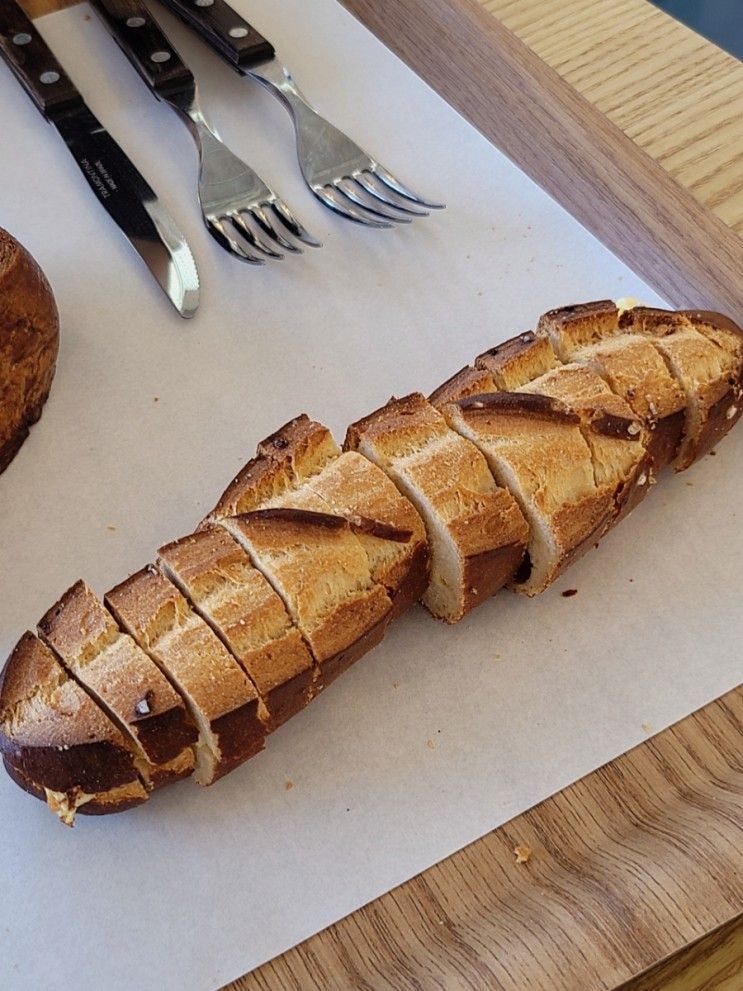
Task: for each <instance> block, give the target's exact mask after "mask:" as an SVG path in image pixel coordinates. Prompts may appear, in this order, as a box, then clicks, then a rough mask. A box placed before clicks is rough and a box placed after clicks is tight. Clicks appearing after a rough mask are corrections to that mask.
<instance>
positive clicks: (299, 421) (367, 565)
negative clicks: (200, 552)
mask: <svg viewBox="0 0 743 991" xmlns="http://www.w3.org/2000/svg"><path fill="white" fill-rule="evenodd" d="M347 464H349V463H348V459H345V458H344V457H343V456H342V455H341V452H340V449H339V448H338V446H337V444H336V443H335V441H334V440H333V437H332V435H331V434H330V431H329V430H328V429H327V427H324V426H322V424H319V423H316V422H314V421H312V420H310V419H309V418H308V417H307V416H304V415H303V416H299V417H297V418H295V419H294V420H291V421H290V422H289V423H287V424H286V425H285V426H284V427H282V428H281V429H280V430H278V431H277V432H276V433H275V434H273V435H272V436H271V437H269V438H268V439H267V440H265V441H262V442H261V443H260V444H259V445H258V453H257V455H256V457H255V458H253V460H252V461H250V462H249V463H248V464H247V465H246V466H245V468H243V470H242V471H241V472H240V474H239V475H238V476H237V478H236V479H235V480H234V481H233V482H232V483H231V485H230V486H229V487H228V489H227V490H226V492H225V493H224V495H223V496H222V497H221V499H220V500H219V502H218V504H217V506H216V508H215V509H214V510H213V511H212V512H211V513H210V514H209V516H208V517H207V519H206V521H205V523H204V524H202V526H204V525H206V526H209V525H214V524H217V525H221V526H222V527H224V528H225V529H227V530H228V531H229V533H230V534H231V535H232V536H233V537H234V539H235V540H237V541H238V543H239V544H240V545H241V546H242V547H243V548H244V549H245V550H246V551H247V552H248V554H249V555H250V559H251V561H252V563H253V564H254V565H255V566H256V567H257V568H259V569H260V571H261V572H262V573H263V574H264V575H265V577H266V578H267V579H268V581H269V582H270V584H271V586H272V587H273V588H274V589H275V591H276V592H277V593H278V595H279V596H280V597H281V599H282V600H283V602H284V604H285V606H286V608H287V610H288V612H289V614H290V616H291V618H292V620H293V621H294V623H295V624H296V625H297V627H298V628H299V630H300V631H301V633H302V635H303V636H304V638H305V639H306V641H307V642H308V644H309V645H310V647H311V649H312V653H313V656H314V659H315V662H316V665H317V672H316V682H317V683H316V689H317V690H320V689H322V688H324V687H326V686H327V685H329V684H330V683H331V682H332V681H333V680H334V679H335V678H336V677H337V676H338V675H339V674H340V673H341V672H342V671H344V670H346V668H347V667H348V666H349V665H350V664H352V663H353V662H354V661H355V660H357V659H358V658H359V657H360V656H361V655H362V654H363V653H365V652H366V651H368V650H370V649H371V648H372V647H373V646H375V645H376V644H377V643H379V641H380V640H381V639H382V637H383V635H384V631H385V629H386V626H387V623H388V622H389V621H390V618H391V617H392V614H393V611H392V610H393V606H392V600H391V598H390V595H389V594H388V592H387V588H386V586H385V584H384V582H383V579H386V578H389V577H391V571H390V566H391V565H392V564H399V565H400V568H399V570H398V572H397V575H396V577H395V579H394V580H395V581H396V582H398V583H399V584H396V585H395V587H394V588H392V589H391V594H393V595H397V594H398V593H400V592H402V595H403V596H404V597H409V594H410V586H411V584H414V582H415V569H416V567H418V565H417V561H416V556H415V550H416V548H415V545H414V543H413V542H412V537H413V533H412V531H400V530H397V529H396V528H395V527H392V526H391V525H388V524H385V523H384V521H382V520H369V519H367V518H366V517H362V516H361V514H360V513H359V512H358V507H359V506H360V505H363V504H364V503H365V501H366V500H367V499H368V497H367V496H366V495H365V494H364V493H363V492H357V493H354V491H353V484H352V482H350V480H349V474H350V473H347V471H346V465H347ZM349 467H351V466H350V464H349ZM344 480H345V481H347V482H349V484H345V488H344ZM320 491H323V492H324V495H321V494H320ZM342 491H344V492H345V495H343V494H342ZM388 494H389V492H388ZM398 498H399V497H398V496H397V493H396V494H395V501H394V503H392V504H391V508H390V507H387V512H391V513H394V512H399V506H398V502H397V500H398ZM374 536H376V538H377V541H379V542H380V545H381V544H385V545H387V546H386V549H385V551H382V550H381V549H380V547H377V546H373V544H375V543H376V542H375V541H372V540H368V539H367V538H368V537H374ZM400 548H402V550H400ZM370 554H371V557H370ZM385 554H386V556H387V561H386V562H385V561H384V560H383V558H384V556H385ZM385 565H386V569H387V571H386V572H385ZM383 572H385V573H384V574H383ZM387 572H389V574H388V573H387ZM411 576H412V577H411Z"/></svg>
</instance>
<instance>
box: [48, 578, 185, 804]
mask: <svg viewBox="0 0 743 991" xmlns="http://www.w3.org/2000/svg"><path fill="white" fill-rule="evenodd" d="M39 634H40V635H41V636H42V637H43V639H44V640H45V641H46V642H47V644H49V646H50V647H52V649H53V650H54V651H55V653H56V654H57V656H58V657H59V658H60V659H61V661H62V663H63V664H64V665H65V667H66V668H68V669H69V670H70V671H71V672H72V674H73V675H74V677H75V678H77V680H78V681H79V682H80V683H81V684H82V685H83V686H84V687H85V689H86V690H87V691H88V692H89V693H90V695H92V697H93V698H94V699H95V701H96V702H97V703H98V704H99V705H100V706H101V708H102V709H103V710H104V711H105V712H106V714H107V715H108V716H110V717H111V719H112V720H113V721H114V722H116V723H117V725H118V726H119V727H120V728H121V729H122V731H123V732H124V733H125V734H128V735H129V736H131V737H132V740H133V742H134V745H135V749H136V750H137V751H138V754H139V755H138V759H137V761H136V764H137V768H138V770H139V772H140V774H141V775H142V778H143V779H144V781H145V783H146V784H147V785H148V786H150V787H153V788H159V787H161V786H162V785H164V784H168V783H169V782H170V781H173V780H178V779H179V778H183V777H188V775H189V774H191V772H192V771H193V766H194V756H193V750H192V746H191V745H192V744H193V743H195V742H196V735H197V734H196V729H195V727H194V725H193V723H192V722H191V721H190V719H189V718H188V715H187V713H186V709H185V706H184V704H183V700H182V698H181V697H180V695H178V694H177V693H176V692H175V691H174V689H173V687H172V685H171V684H170V682H169V681H168V680H167V678H165V677H164V675H163V674H162V672H161V671H160V669H159V668H158V667H157V665H156V664H154V662H153V661H152V660H151V659H150V658H149V657H148V656H147V654H145V653H144V651H142V650H141V649H140V648H139V647H138V646H137V644H136V643H135V642H134V641H133V640H132V638H131V637H130V636H127V635H126V634H125V633H122V632H121V630H120V629H119V627H118V625H117V624H116V623H115V622H114V619H113V617H112V616H111V614H110V613H109V612H108V610H107V609H106V608H105V606H104V605H103V603H102V602H100V600H99V599H97V598H96V596H95V595H94V594H93V592H91V590H90V589H89V588H88V586H87V585H86V584H85V582H82V581H79V582H76V583H75V584H74V585H73V586H72V588H70V589H68V590H67V592H65V594H64V595H63V596H62V598H61V599H60V600H59V602H57V603H55V605H53V606H52V608H51V609H50V610H49V611H48V612H47V614H46V615H45V616H44V618H43V619H41V620H40V621H39Z"/></svg>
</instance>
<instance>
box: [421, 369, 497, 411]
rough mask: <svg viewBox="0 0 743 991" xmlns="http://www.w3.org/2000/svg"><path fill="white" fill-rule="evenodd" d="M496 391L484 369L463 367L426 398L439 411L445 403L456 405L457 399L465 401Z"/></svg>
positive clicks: (495, 386)
mask: <svg viewBox="0 0 743 991" xmlns="http://www.w3.org/2000/svg"><path fill="white" fill-rule="evenodd" d="M497 391H498V386H497V385H496V384H495V380H494V379H493V376H492V374H491V373H490V372H489V371H488V370H487V369H486V368H473V367H472V366H471V365H465V367H464V368H462V369H460V370H459V371H458V372H457V373H456V375H452V377H451V378H450V379H447V380H446V382H444V383H442V385H440V386H439V387H438V389H434V390H433V392H432V393H431V395H430V396H429V397H428V401H429V403H431V405H432V406H435V407H436V409H439V410H440V409H441V407H442V406H446V404H447V403H456V402H457V401H458V400H459V399H465V398H466V397H467V396H482V395H486V394H487V393H488V392H497Z"/></svg>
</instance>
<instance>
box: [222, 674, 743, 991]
mask: <svg viewBox="0 0 743 991" xmlns="http://www.w3.org/2000/svg"><path fill="white" fill-rule="evenodd" d="M742 740H743V689H740V690H737V691H735V692H732V693H730V694H729V695H727V696H725V697H724V698H722V699H720V700H718V701H717V702H714V703H712V704H711V705H709V706H707V707H706V708H705V709H703V710H701V711H700V712H698V713H696V714H695V715H693V716H690V717H689V718H687V719H685V720H683V721H682V722H680V723H678V724H677V725H676V726H674V727H671V728H670V729H668V730H666V731H664V732H663V733H660V734H659V735H658V736H656V737H655V738H654V739H652V740H650V741H648V742H647V743H644V744H642V745H641V746H639V747H637V748H635V749H634V750H632V751H630V752H629V753H627V754H625V755H624V756H622V757H620V758H618V759H617V760H615V761H613V762H611V763H610V764H608V765H606V766H605V767H603V768H600V769H599V770H597V771H595V772H593V773H592V774H590V775H588V776H587V777H586V778H583V779H582V780H581V781H579V782H577V783H576V784H574V785H572V786H570V787H569V788H566V789H565V790H564V791H562V792H560V793H559V794H557V795H555V796H554V797H552V798H549V799H547V801H545V802H542V803H541V804H540V805H538V806H536V807H535V808H533V809H531V810H530V811H528V812H526V813H524V814H523V815H520V816H518V817H517V818H516V819H514V820H512V821H511V822H509V823H508V824H506V825H505V826H503V827H502V828H500V829H497V830H496V831H495V832H493V833H490V834H489V835H487V836H485V837H483V838H482V839H480V840H478V841H477V842H475V843H473V844H472V845H471V846H469V847H466V848H465V849H464V850H462V851H460V852H459V853H457V854H455V855H454V856H452V857H450V858H449V859H448V860H445V861H443V862H442V863H441V864H439V865H437V866H435V867H432V868H431V869H429V870H427V871H426V872H425V873H424V874H421V875H420V876H419V877H417V878H415V879H414V880H412V881H410V882H408V883H407V884H404V885H402V887H400V888H397V889H395V890H394V891H391V892H389V894H387V895H385V896H383V897H382V898H380V899H378V900H377V901H375V902H373V903H372V904H371V905H369V906H367V907H366V908H364V909H361V910H360V911H358V912H356V913H354V914H353V915H351V916H349V917H348V918H347V919H344V920H343V921H341V922H339V923H338V924H337V925H334V926H331V927H330V928H329V929H327V930H326V931H325V932H323V933H320V934H319V935H318V936H315V937H314V938H312V939H310V940H308V941H307V942H306V943H303V944H302V945H300V946H298V947H295V948H294V949H293V950H291V951H289V952H288V953H286V954H284V955H283V956H282V957H280V958H278V959H277V960H275V961H273V962H272V963H270V964H268V965H266V966H264V967H262V968H260V969H258V970H256V971H254V972H253V973H252V974H250V975H248V976H247V977H243V978H242V979H240V980H239V981H237V982H235V983H234V984H233V985H231V986H230V988H231V991H295V989H304V988H312V989H318V991H320V989H322V991H335V989H338V991H340V989H359V991H361V989H364V991H370V989H374V991H429V989H430V991H434V989H442V988H447V989H449V988H451V989H458V991H460V989H461V991H464V989H467V991H470V989H471V991H506V989H507V991H517V989H518V991H599V989H615V988H617V987H618V986H619V985H621V984H622V982H624V981H627V980H628V979H629V978H631V977H633V976H635V975H637V974H638V973H640V972H642V971H643V970H645V969H646V968H648V967H649V966H651V965H653V964H655V963H656V962H657V961H659V960H662V959H663V958H665V957H667V956H668V955H669V954H670V953H672V952H673V951H675V950H677V949H678V947H680V946H684V945H686V944H688V943H690V942H691V941H692V940H695V939H697V938H698V937H700V936H702V935H703V934H704V933H707V932H709V931H710V930H712V929H715V928H716V927H718V926H720V925H721V924H723V923H726V922H728V921H729V920H730V919H731V918H732V917H734V916H736V915H737V914H738V913H740V912H741V909H743V747H742V746H741V741H742ZM517 846H527V847H529V848H530V849H531V851H532V853H531V857H530V858H529V860H528V862H527V863H523V864H519V863H517V860H516V857H515V855H514V849H515V848H516V847H517ZM731 940H732V937H731ZM709 949H710V948H707V949H705V948H704V947H703V948H702V949H701V950H699V949H697V951H696V956H695V960H696V961H697V962H698V963H700V964H701V962H702V960H703V958H706V957H710V959H713V956H712V955H711V954H710V952H709ZM727 950H728V954H729V955H730V954H732V955H733V956H734V955H735V953H736V952H737V955H738V963H740V957H741V956H742V955H743V941H741V940H740V938H738V940H737V944H736V943H735V941H734V940H732V950H731V944H728V945H727ZM728 963H730V962H729V961H728ZM737 965H738V964H736V963H735V961H733V964H731V965H730V966H737ZM687 966H688V962H687ZM712 976H714V975H712ZM647 980H650V978H648V979H646V983H645V984H644V985H642V984H638V985H636V988H637V991H640V988H642V991H650V989H654V988H655V987H662V986H663V985H655V986H654V985H653V984H652V983H647ZM717 986H718V987H720V988H722V987H724V985H722V984H719V983H718V985H717ZM733 986H734V987H735V985H733ZM678 987H679V989H680V988H681V987H683V988H684V991H686V989H687V987H688V989H689V991H691V989H692V988H695V987H696V986H695V985H693V984H690V985H687V986H684V985H679V986H678ZM701 987H704V988H705V989H707V991H711V989H712V988H714V987H715V984H714V983H709V982H707V983H706V984H704V985H701V984H700V985H699V988H701ZM737 988H738V989H739V988H740V985H737ZM625 991H628V989H625Z"/></svg>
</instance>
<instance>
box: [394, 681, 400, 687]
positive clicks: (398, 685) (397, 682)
mask: <svg viewBox="0 0 743 991" xmlns="http://www.w3.org/2000/svg"><path fill="white" fill-rule="evenodd" d="M392 687H393V688H399V687H400V682H399V681H393V682H392Z"/></svg>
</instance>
